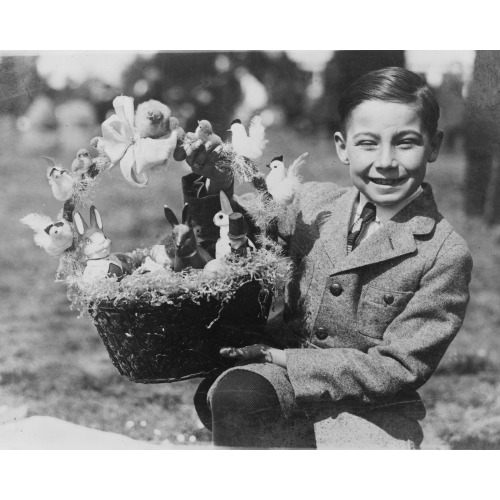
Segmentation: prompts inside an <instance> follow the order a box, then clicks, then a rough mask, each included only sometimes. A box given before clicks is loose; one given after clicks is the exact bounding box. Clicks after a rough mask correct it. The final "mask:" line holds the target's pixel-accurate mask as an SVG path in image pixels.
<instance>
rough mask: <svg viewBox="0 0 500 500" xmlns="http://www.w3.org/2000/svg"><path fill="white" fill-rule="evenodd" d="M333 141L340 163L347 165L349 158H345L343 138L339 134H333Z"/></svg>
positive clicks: (345, 146) (345, 148) (345, 151)
mask: <svg viewBox="0 0 500 500" xmlns="http://www.w3.org/2000/svg"><path fill="white" fill-rule="evenodd" d="M333 137H334V140H335V147H336V148H337V155H338V157H339V158H340V161H341V162H342V163H344V164H345V165H349V158H348V157H347V145H346V142H345V140H344V136H343V135H342V133H341V132H335V135H334V136H333Z"/></svg>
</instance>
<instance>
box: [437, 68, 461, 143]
mask: <svg viewBox="0 0 500 500" xmlns="http://www.w3.org/2000/svg"><path fill="white" fill-rule="evenodd" d="M464 84H465V82H464V75H463V67H462V64H461V63H460V62H454V63H452V64H451V67H450V70H449V71H446V73H444V74H443V80H442V82H441V85H439V87H438V88H437V89H436V95H437V98H438V101H439V105H440V107H441V120H440V121H441V123H440V126H441V128H442V129H443V130H445V131H446V133H445V137H444V143H443V146H444V148H445V149H447V150H449V151H453V150H455V148H456V147H458V142H459V141H461V139H462V136H463V131H464V112H465V100H464Z"/></svg>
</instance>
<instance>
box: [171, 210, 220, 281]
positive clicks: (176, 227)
mask: <svg viewBox="0 0 500 500" xmlns="http://www.w3.org/2000/svg"><path fill="white" fill-rule="evenodd" d="M164 212H165V217H166V219H167V221H168V222H169V224H170V225H171V226H172V237H173V238H174V243H175V260H174V271H176V272H178V271H182V270H183V269H185V268H187V267H192V268H194V269H203V268H204V267H205V264H206V263H207V262H208V261H210V260H212V259H213V257H212V256H211V255H210V254H209V253H208V252H207V251H206V250H205V249H203V248H202V247H200V246H199V245H198V242H197V240H196V235H195V233H194V229H193V228H192V227H191V226H190V224H189V205H188V204H187V203H186V205H184V208H183V210H182V223H181V224H179V221H178V219H177V217H176V215H175V214H174V212H173V211H172V209H170V208H169V207H167V206H166V205H165V207H164Z"/></svg>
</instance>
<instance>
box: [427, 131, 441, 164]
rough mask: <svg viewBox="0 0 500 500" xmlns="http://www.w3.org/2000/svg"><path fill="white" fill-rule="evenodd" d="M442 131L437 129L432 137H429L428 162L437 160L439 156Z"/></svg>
mask: <svg viewBox="0 0 500 500" xmlns="http://www.w3.org/2000/svg"><path fill="white" fill-rule="evenodd" d="M443 137H444V132H443V131H442V130H441V129H437V131H436V133H435V134H434V137H433V138H432V139H431V150H430V152H429V158H428V160H427V161H428V162H429V163H432V162H434V161H436V160H437V157H438V156H439V150H440V149H441V144H443Z"/></svg>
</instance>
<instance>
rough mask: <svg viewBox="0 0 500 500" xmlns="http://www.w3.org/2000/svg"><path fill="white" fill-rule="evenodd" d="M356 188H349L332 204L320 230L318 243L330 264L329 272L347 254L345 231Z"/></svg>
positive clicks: (347, 227)
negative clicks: (329, 214)
mask: <svg viewBox="0 0 500 500" xmlns="http://www.w3.org/2000/svg"><path fill="white" fill-rule="evenodd" d="M358 194H359V192H358V190H357V189H355V188H351V189H349V190H348V191H346V192H345V193H344V194H343V195H342V196H341V197H340V198H338V199H337V200H336V201H335V202H334V203H333V205H332V207H331V208H332V214H331V217H330V218H329V219H328V221H327V222H326V223H325V225H324V226H323V228H322V230H321V232H320V238H319V240H318V244H319V245H320V246H321V251H322V253H323V254H324V255H325V256H326V258H327V260H328V261H329V264H330V272H331V270H332V269H333V268H334V267H335V265H336V264H337V263H338V262H339V261H341V260H343V259H344V258H345V257H346V255H347V231H348V229H349V222H350V220H351V213H352V209H353V206H354V203H355V201H356V199H357V197H358Z"/></svg>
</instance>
